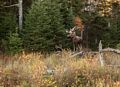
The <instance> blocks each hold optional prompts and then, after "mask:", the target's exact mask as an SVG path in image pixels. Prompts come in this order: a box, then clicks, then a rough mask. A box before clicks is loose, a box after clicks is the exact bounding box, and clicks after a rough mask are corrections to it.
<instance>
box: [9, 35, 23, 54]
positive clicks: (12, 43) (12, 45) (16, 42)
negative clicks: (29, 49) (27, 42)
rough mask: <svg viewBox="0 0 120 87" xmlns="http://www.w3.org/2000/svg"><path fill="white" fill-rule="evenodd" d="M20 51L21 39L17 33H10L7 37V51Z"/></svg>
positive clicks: (11, 52) (12, 52) (14, 52)
mask: <svg viewBox="0 0 120 87" xmlns="http://www.w3.org/2000/svg"><path fill="white" fill-rule="evenodd" d="M21 51H22V40H21V38H20V37H19V35H18V33H12V34H10V37H9V38H8V53H9V54H11V55H13V54H16V53H19V52H21Z"/></svg>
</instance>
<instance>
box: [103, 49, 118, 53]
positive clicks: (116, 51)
mask: <svg viewBox="0 0 120 87" xmlns="http://www.w3.org/2000/svg"><path fill="white" fill-rule="evenodd" d="M108 51H110V52H115V53H117V54H120V50H119V49H113V48H105V49H102V52H108Z"/></svg>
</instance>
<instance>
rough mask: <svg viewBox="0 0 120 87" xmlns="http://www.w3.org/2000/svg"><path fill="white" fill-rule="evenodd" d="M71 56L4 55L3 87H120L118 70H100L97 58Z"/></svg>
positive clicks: (1, 63)
mask: <svg viewBox="0 0 120 87" xmlns="http://www.w3.org/2000/svg"><path fill="white" fill-rule="evenodd" d="M70 54H71V52H70V51H63V52H62V53H61V54H55V53H53V54H49V55H42V54H41V53H28V54H25V53H22V54H20V55H15V56H5V57H6V59H5V58H4V60H2V59H1V61H0V87H120V69H119V67H111V66H107V65H105V66H104V67H101V66H100V62H99V59H98V55H95V56H91V55H86V56H84V57H83V58H79V57H71V55H70Z"/></svg>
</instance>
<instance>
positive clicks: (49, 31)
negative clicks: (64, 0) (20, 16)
mask: <svg viewBox="0 0 120 87" xmlns="http://www.w3.org/2000/svg"><path fill="white" fill-rule="evenodd" d="M64 37H65V28H64V25H63V20H62V16H61V13H60V4H59V3H58V2H57V1H55V0H43V1H41V0H37V1H35V2H34V3H33V5H32V7H31V9H30V10H29V12H28V14H27V15H26V18H25V29H24V30H23V40H24V47H25V48H26V49H27V50H29V51H32V50H33V51H53V50H54V47H55V45H59V44H65V41H64Z"/></svg>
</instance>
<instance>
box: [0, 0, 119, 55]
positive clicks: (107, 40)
mask: <svg viewBox="0 0 120 87" xmlns="http://www.w3.org/2000/svg"><path fill="white" fill-rule="evenodd" d="M89 1H90V0H88V1H87V0H57V1H56V0H23V15H24V19H23V21H24V23H23V25H24V26H23V30H22V32H21V33H19V32H18V8H17V7H8V8H6V7H5V6H9V5H11V4H16V3H18V1H16V0H1V1H0V50H1V52H5V53H17V52H20V51H22V50H23V49H24V50H27V51H42V52H51V51H54V50H55V46H56V45H57V46H61V45H62V48H72V42H71V41H70V39H69V38H67V35H66V32H65V31H66V29H70V28H72V27H73V26H74V23H73V18H74V17H75V16H79V17H80V18H82V20H83V23H84V26H85V27H84V44H85V47H87V48H91V49H94V50H96V49H97V46H98V43H99V40H102V42H103V45H104V47H108V46H109V47H114V48H116V47H117V48H119V47H120V16H119V13H120V4H119V3H118V2H115V1H114V2H107V1H105V0H103V1H101V2H89ZM91 1H92V0H91ZM93 1H94V0H93ZM95 1H97V0H95ZM98 1H99V0H98ZM96 3H97V4H96ZM101 3H102V4H101ZM108 8H110V9H111V10H110V11H109V10H108Z"/></svg>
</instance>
